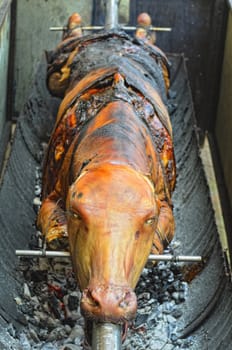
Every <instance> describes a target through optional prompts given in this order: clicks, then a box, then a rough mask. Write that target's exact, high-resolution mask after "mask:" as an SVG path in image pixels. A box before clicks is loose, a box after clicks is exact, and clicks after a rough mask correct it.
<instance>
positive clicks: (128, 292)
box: [38, 33, 175, 322]
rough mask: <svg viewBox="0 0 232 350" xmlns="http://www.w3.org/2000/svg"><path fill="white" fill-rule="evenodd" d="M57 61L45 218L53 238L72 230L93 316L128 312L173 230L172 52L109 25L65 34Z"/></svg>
mask: <svg viewBox="0 0 232 350" xmlns="http://www.w3.org/2000/svg"><path fill="white" fill-rule="evenodd" d="M112 47H114V50H115V51H114V52H115V55H116V56H115V58H114V59H113V61H111V56H112ZM103 49H104V50H103ZM93 52H94V53H95V55H96V56H95V57H93ZM137 55H140V56H141V59H142V60H144V63H143V64H141V63H139V61H138V60H137ZM82 56H83V58H82ZM146 59H148V63H147V64H146ZM101 60H102V61H101ZM150 62H151V63H153V65H154V68H152V69H153V70H152V72H153V73H152V74H151V79H150V78H148V79H147V78H145V76H146V75H145V74H147V76H149V74H150V73H149V70H150V68H148V67H150ZM49 63H50V64H49V69H48V86H49V88H50V90H51V92H52V93H53V94H56V95H64V99H63V101H62V103H61V106H60V110H59V113H58V116H57V121H56V125H55V127H54V131H53V134H52V136H51V139H50V143H49V147H48V152H47V155H46V159H45V167H44V175H43V202H42V206H41V209H40V212H39V216H38V226H39V228H40V229H41V230H42V232H43V234H44V235H45V237H46V240H47V243H48V245H50V246H53V247H55V248H57V247H58V246H59V245H62V244H65V240H67V237H68V241H69V247H70V252H71V256H72V261H73V267H74V270H75V272H76V276H77V280H78V282H79V285H80V288H81V290H82V291H83V298H82V302H81V306H82V311H83V314H84V315H85V317H86V318H87V319H88V318H89V319H95V320H101V321H102V320H103V321H111V322H125V321H127V320H130V319H132V318H133V317H134V316H135V312H136V297H135V294H134V292H133V289H134V288H135V286H136V284H137V281H138V279H139V276H140V274H141V271H142V269H143V267H144V265H145V263H146V261H147V258H148V255H149V254H150V252H153V253H162V252H163V249H164V247H165V246H166V245H167V244H168V243H169V242H170V241H171V239H172V237H173V235H174V219H173V214H172V203H171V193H172V191H173V189H174V185H175V160H174V153H173V144H172V130H171V124H170V120H169V116H168V112H167V109H166V107H165V104H164V102H163V98H165V97H164V94H165V89H166V87H165V82H164V72H163V70H162V67H163V66H164V65H165V67H166V63H167V62H166V59H165V56H164V55H163V54H162V53H161V52H160V51H159V50H158V49H156V48H154V49H153V48H150V47H148V46H146V45H145V44H143V43H141V42H137V43H136V42H135V43H133V42H132V40H131V39H129V38H128V37H127V36H126V35H125V34H120V33H101V34H98V35H95V36H89V37H84V38H74V39H73V37H72V38H70V39H69V38H66V39H65V40H64V42H62V43H61V44H60V45H59V46H58V48H57V50H56V51H54V53H53V55H52V58H51V59H50V62H49ZM88 63H89V66H88ZM165 69H166V71H167V68H165ZM156 72H157V73H156ZM135 73H136V74H135ZM58 75H59V76H60V78H59V79H58V78H57V77H58ZM62 75H64V76H65V79H62ZM156 75H157V78H156ZM64 81H65V82H66V84H64V83H63V82H64ZM58 248H60V247H58Z"/></svg>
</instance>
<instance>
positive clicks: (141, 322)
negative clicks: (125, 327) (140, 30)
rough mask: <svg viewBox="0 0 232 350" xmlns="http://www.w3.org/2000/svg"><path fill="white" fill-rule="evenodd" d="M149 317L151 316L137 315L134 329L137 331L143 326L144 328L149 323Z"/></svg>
mask: <svg viewBox="0 0 232 350" xmlns="http://www.w3.org/2000/svg"><path fill="white" fill-rule="evenodd" d="M148 317H149V314H140V313H137V316H136V319H135V321H134V328H135V329H136V328H139V327H141V326H144V325H145V324H146V323H147V319H148Z"/></svg>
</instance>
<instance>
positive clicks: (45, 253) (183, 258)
mask: <svg viewBox="0 0 232 350" xmlns="http://www.w3.org/2000/svg"><path fill="white" fill-rule="evenodd" d="M15 254H16V255H17V256H27V257H47V258H58V257H61V258H70V253H69V252H64V251H56V250H54V251H53V250H43V249H41V250H16V251H15ZM202 260H203V259H202V257H201V256H191V255H172V254H160V255H158V254H157V255H156V254H150V255H149V257H148V261H173V262H201V261H202Z"/></svg>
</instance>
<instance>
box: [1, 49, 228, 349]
mask: <svg viewBox="0 0 232 350" xmlns="http://www.w3.org/2000/svg"><path fill="white" fill-rule="evenodd" d="M169 58H170V60H171V62H172V88H171V93H170V97H171V98H170V103H169V109H170V112H171V116H172V122H173V131H174V140H175V150H176V158H177V168H178V179H177V187H176V190H175V193H174V208H175V218H176V227H177V229H176V237H175V240H174V243H173V246H172V249H174V252H175V254H181V255H183V254H184V255H202V256H204V257H206V258H207V260H206V263H205V265H204V266H203V267H202V266H200V267H199V265H194V266H193V267H194V268H192V269H188V268H187V267H186V265H183V264H173V263H165V264H164V263H160V264H158V266H157V267H155V268H153V270H154V271H152V270H151V269H150V268H146V269H145V270H144V272H143V275H142V276H141V280H140V283H139V285H138V287H137V295H138V299H139V303H140V305H139V311H138V315H137V318H136V321H135V324H134V327H133V328H131V329H129V335H128V338H127V340H126V342H125V343H124V349H128V350H129V349H136V348H138V349H143V348H144V349H145V348H146V349H154V348H157V349H163V350H171V349H202V350H204V349H208V348H211V349H215V350H216V349H229V348H230V345H231V344H232V332H231V328H232V322H231V320H232V305H231V304H232V300H231V291H232V290H231V283H230V280H229V278H228V276H227V275H226V273H225V269H224V260H223V252H222V250H221V247H220V243H219V239H218V233H217V229H216V225H215V221H214V213H213V210H212V205H211V200H210V196H209V190H208V187H207V183H206V179H205V175H204V171H203V168H202V164H201V160H200V157H199V148H198V144H197V137H196V133H195V119H194V111H193V105H192V100H191V94H190V89H189V85H188V78H187V73H186V70H185V64H184V58H183V57H182V56H175V55H172V56H170V57H169ZM45 68H46V67H45V63H44V59H42V60H41V64H40V66H39V68H38V71H37V74H36V76H35V83H34V85H33V89H32V92H31V95H30V97H29V99H28V100H27V102H26V104H25V107H24V109H23V111H22V113H21V117H20V119H19V121H18V124H17V128H16V134H15V139H14V144H13V147H12V153H11V157H10V160H9V163H8V167H7V171H6V173H5V176H4V182H3V184H2V186H1V190H0V205H1V211H0V223H1V226H0V227H1V229H0V230H1V235H0V239H1V245H0V252H1V254H0V259H1V271H0V274H1V279H0V283H1V286H0V296H1V297H0V300H1V304H0V315H1V317H0V324H1V328H0V347H1V348H2V349H43V350H49V349H50V350H55V349H65V344H64V341H66V342H68V341H69V344H70V345H69V348H67V345H66V350H68V349H81V348H82V344H83V328H82V325H83V320H82V318H81V316H80V315H79V314H78V312H76V309H75V310H74V311H73V310H71V312H74V314H75V313H76V314H75V316H73V317H74V319H75V322H74V323H72V322H71V320H70V324H68V323H65V322H63V319H64V314H67V313H68V312H69V311H70V310H66V309H65V308H67V305H65V303H66V304H68V303H69V304H70V301H69V299H70V300H72V302H73V303H74V304H75V305H77V303H78V299H79V294H78V291H76V289H75V288H74V285H73V286H72V287H71V289H69V288H67V286H66V284H67V283H69V284H70V285H72V283H74V284H75V282H74V281H73V280H72V275H71V271H70V266H69V265H68V264H69V262H67V261H66V262H65V261H64V259H62V261H61V260H60V259H58V258H56V259H53V260H50V259H45V260H44V259H40V260H35V261H33V263H32V260H30V259H29V260H28V259H26V260H25V259H23V260H22V261H21V262H19V260H18V258H17V257H16V256H15V250H16V249H27V248H28V247H29V243H31V244H32V243H33V244H35V241H34V240H32V238H34V237H35V236H36V230H35V227H34V221H35V215H36V213H35V210H34V208H33V199H34V196H35V195H34V191H35V185H36V171H38V167H39V164H40V163H41V157H42V153H43V147H41V145H42V146H43V145H44V144H46V142H47V139H48V135H49V132H50V130H51V126H52V123H53V119H54V115H55V113H56V111H57V107H58V104H59V100H57V99H55V98H51V96H50V95H49V94H48V92H47V90H46V88H45V83H44V77H45ZM38 264H39V265H38ZM56 264H58V265H59V269H60V270H59V269H58V270H57V266H56ZM41 265H42V266H43V267H42V270H44V271H48V272H40V273H39V274H37V273H34V272H33V271H37V270H36V269H37V268H38V266H39V267H40V268H41ZM54 269H55V271H54ZM62 270H65V275H63V277H62V278H63V280H61V282H60V280H59V278H58V276H59V274H60V272H61V271H62ZM26 272H27V273H26ZM195 274H196V276H195ZM31 275H33V276H34V277H31ZM36 276H39V277H36ZM51 276H52V277H51ZM64 276H66V277H65V279H64ZM67 276H69V278H70V279H71V280H69V281H68V282H67V281H66V278H67ZM176 276H178V279H177V278H176ZM193 277H195V278H193ZM28 278H29V279H28ZM33 278H41V279H42V281H40V282H41V283H42V285H43V286H44V288H45V291H46V293H48V294H49V298H50V299H49V300H50V301H49V302H50V304H51V306H50V307H49V308H48V300H45V305H43V303H42V302H39V305H38V298H39V297H40V298H42V299H44V298H43V295H42V294H41V291H40V288H41V287H39V288H38V289H39V293H38V294H36V293H35V281H33ZM43 279H45V280H47V279H48V280H49V281H50V282H51V283H50V284H49V285H50V287H49V288H50V289H49V288H48V284H47V281H46V284H45V285H44V284H43V283H44V280H43ZM185 279H187V280H188V281H189V283H187V282H186V281H185ZM190 280H191V282H190ZM71 282H72V283H71ZM36 283H38V281H37V282H36ZM60 284H61V285H60ZM57 285H58V287H60V289H61V290H62V288H64V286H63V285H65V288H66V291H67V290H68V292H67V293H66V294H65V295H63V296H62V297H61V295H60V296H59V297H57V293H58V290H57V289H56V287H57ZM37 287H38V285H37ZM58 295H59V293H58ZM64 296H66V298H64ZM31 299H32V301H31ZM61 299H62V303H63V304H64V305H61V309H60V304H59V303H60V301H61ZM63 299H65V300H66V299H67V300H66V301H65V302H64V301H63ZM52 303H53V304H52ZM62 303H61V304H62ZM32 304H33V307H32ZM52 305H53V306H52ZM54 305H55V306H54ZM57 305H58V306H57ZM71 305H72V304H71ZM36 307H37V308H39V307H44V308H45V311H46V315H47V314H48V313H50V315H49V318H47V319H46V320H44V316H43V315H42V314H37V318H36V315H35V314H34V312H35V311H34V309H33V308H35V309H36ZM46 307H47V309H46ZM51 308H53V314H54V313H55V317H54V316H52V312H51V311H50V310H51ZM69 308H70V305H69ZM71 309H72V306H71ZM37 312H41V310H38V309H37ZM38 315H39V316H38ZM39 317H40V321H38V318H39ZM59 317H60V320H61V321H60V320H59ZM41 320H43V322H44V323H43V327H39V328H40V331H38V329H37V328H36V327H38V324H37V325H36V322H42V321H41ZM57 320H58V321H57ZM33 322H34V325H33ZM46 322H47V323H48V322H50V323H49V325H48V324H47V323H46ZM54 322H57V324H55V325H54ZM60 323H62V330H61V329H60V328H59V327H60ZM30 324H32V325H33V327H34V328H33V327H32V325H31V326H30ZM57 330H58V331H57ZM39 332H41V333H42V334H39ZM72 332H73V334H72ZM45 333H47V338H45ZM71 334H72V336H71ZM57 337H58V338H59V339H57ZM69 337H70V338H71V340H70V339H69ZM60 338H61V339H60ZM64 339H65V340H64Z"/></svg>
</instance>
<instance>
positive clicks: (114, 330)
mask: <svg viewBox="0 0 232 350" xmlns="http://www.w3.org/2000/svg"><path fill="white" fill-rule="evenodd" d="M109 349H110V350H121V349H122V342H121V326H120V325H118V324H113V323H95V322H94V323H93V335H92V350H109Z"/></svg>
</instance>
